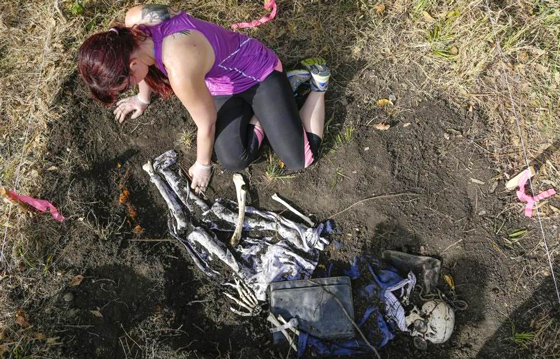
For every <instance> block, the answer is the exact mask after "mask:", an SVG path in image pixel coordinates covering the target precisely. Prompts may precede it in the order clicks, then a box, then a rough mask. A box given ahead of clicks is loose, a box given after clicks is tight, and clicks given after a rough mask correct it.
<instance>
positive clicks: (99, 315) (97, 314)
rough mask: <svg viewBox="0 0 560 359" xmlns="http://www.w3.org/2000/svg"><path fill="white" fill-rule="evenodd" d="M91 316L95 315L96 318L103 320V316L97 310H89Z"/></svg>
mask: <svg viewBox="0 0 560 359" xmlns="http://www.w3.org/2000/svg"><path fill="white" fill-rule="evenodd" d="M90 312H91V314H93V315H95V316H96V317H97V318H103V314H101V312H100V311H99V310H90Z"/></svg>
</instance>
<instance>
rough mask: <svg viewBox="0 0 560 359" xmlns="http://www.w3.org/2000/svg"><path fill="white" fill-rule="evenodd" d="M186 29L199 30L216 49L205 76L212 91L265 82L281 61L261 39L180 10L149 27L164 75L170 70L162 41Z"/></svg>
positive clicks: (242, 88) (224, 91) (237, 90)
mask: <svg viewBox="0 0 560 359" xmlns="http://www.w3.org/2000/svg"><path fill="white" fill-rule="evenodd" d="M185 30H196V31H199V32H200V33H202V34H203V35H204V36H205V37H206V39H207V40H208V42H210V45H212V48H213V49H214V57H215V60H214V66H212V68H211V69H210V71H209V72H208V73H207V74H206V77H205V80H206V86H208V90H210V93H211V94H212V95H231V94H236V93H240V92H243V91H245V90H247V89H249V88H250V87H252V86H253V85H255V84H257V83H259V82H262V81H263V80H264V79H265V78H266V77H267V76H268V75H269V74H270V73H271V72H272V71H273V70H274V67H275V66H276V64H277V63H278V57H277V56H276V54H275V53H274V51H272V50H270V49H268V48H266V47H265V46H264V45H263V44H262V43H261V42H260V41H258V40H255V39H252V38H250V37H249V36H247V35H244V34H240V33H237V32H233V31H229V30H227V29H224V28H223V27H220V26H218V25H216V24H212V23H209V22H206V21H202V20H199V19H197V18H195V17H193V16H191V15H188V14H186V13H184V12H181V13H180V14H178V15H176V16H174V17H172V18H171V19H169V20H166V21H163V22H161V23H159V24H157V25H155V26H150V27H148V31H149V32H150V35H151V37H152V40H153V42H154V53H155V60H156V64H157V66H158V67H159V69H160V70H161V71H162V72H163V74H164V75H165V76H167V71H165V66H164V65H163V62H162V60H161V50H162V41H163V39H164V38H165V37H166V36H168V35H171V34H174V33H177V32H180V31H185ZM185 61H188V59H185Z"/></svg>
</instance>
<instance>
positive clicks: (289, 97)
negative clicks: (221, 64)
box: [214, 71, 321, 171]
mask: <svg viewBox="0 0 560 359" xmlns="http://www.w3.org/2000/svg"><path fill="white" fill-rule="evenodd" d="M214 102H215V104H216V110H217V111H218V119H217V121H216V140H215V142H214V151H215V152H216V156H217V157H218V161H219V162H220V163H221V164H222V166H224V167H225V168H227V169H230V170H234V171H240V170H242V169H244V168H246V167H247V166H248V165H249V164H250V163H251V162H252V161H254V160H255V158H256V157H257V154H258V150H259V143H258V139H257V136H256V134H255V132H254V126H250V125H249V121H250V120H251V118H252V116H253V114H255V115H256V116H257V118H258V120H259V122H260V123H261V126H262V128H263V130H264V133H265V135H266V136H267V138H268V141H269V143H270V145H271V146H272V149H273V150H274V152H276V154H277V155H278V157H280V159H281V160H282V161H283V162H284V163H285V164H286V166H287V167H288V168H290V169H292V170H299V169H302V168H304V167H305V154H304V137H303V136H304V131H303V125H302V122H301V118H300V117H299V111H298V108H297V105H296V101H295V99H294V96H293V93H292V88H291V86H290V83H289V81H288V78H287V77H286V74H285V73H283V72H279V71H273V72H272V73H271V74H270V75H268V77H267V78H266V79H265V80H264V81H263V82H261V83H259V84H256V85H255V86H253V87H251V88H250V89H248V90H246V91H245V92H242V93H239V94H235V95H220V96H214ZM307 138H308V140H309V145H310V147H311V151H312V152H313V158H314V160H316V159H317V156H318V152H319V147H320V145H321V139H320V138H319V137H318V136H316V135H314V134H311V133H307Z"/></svg>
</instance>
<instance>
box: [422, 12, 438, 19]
mask: <svg viewBox="0 0 560 359" xmlns="http://www.w3.org/2000/svg"><path fill="white" fill-rule="evenodd" d="M422 15H423V16H424V20H426V21H427V22H434V21H436V19H434V18H433V17H432V15H430V14H429V13H428V12H427V11H422Z"/></svg>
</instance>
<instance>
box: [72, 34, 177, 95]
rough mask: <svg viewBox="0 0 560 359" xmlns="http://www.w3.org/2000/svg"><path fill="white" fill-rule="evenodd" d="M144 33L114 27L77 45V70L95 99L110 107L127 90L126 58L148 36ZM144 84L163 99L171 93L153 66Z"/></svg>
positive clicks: (127, 68) (128, 58) (127, 63)
mask: <svg viewBox="0 0 560 359" xmlns="http://www.w3.org/2000/svg"><path fill="white" fill-rule="evenodd" d="M113 29H114V30H113ZM146 30H147V29H145V28H144V29H143V28H139V27H136V26H134V27H132V28H128V27H124V26H122V25H120V24H117V25H115V26H113V27H112V29H111V30H109V31H106V32H100V33H97V34H95V35H92V36H90V37H89V38H88V39H87V40H86V41H84V43H83V44H82V46H80V50H79V52H78V70H79V72H80V76H81V77H82V79H83V80H84V82H85V83H86V84H87V86H88V87H89V89H90V91H91V93H92V95H93V97H94V98H95V99H96V100H99V101H101V102H103V103H104V104H106V105H111V104H113V103H114V102H115V101H116V100H117V98H118V97H119V95H120V94H121V93H122V92H125V91H126V90H128V89H129V88H130V55H131V54H132V53H133V52H134V50H136V49H138V47H139V43H140V41H142V40H144V39H146V38H147V37H148V35H147V33H148V32H149V31H146ZM144 81H146V83H147V84H148V86H150V87H151V88H152V90H154V91H155V92H156V93H158V94H159V95H160V96H161V97H163V98H168V97H169V96H170V95H171V94H172V93H173V90H172V89H171V86H170V85H169V80H168V79H167V77H165V75H164V74H163V73H162V72H161V71H160V70H159V69H158V68H157V67H156V66H150V67H149V69H148V74H147V75H146V77H145V78H144Z"/></svg>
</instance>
